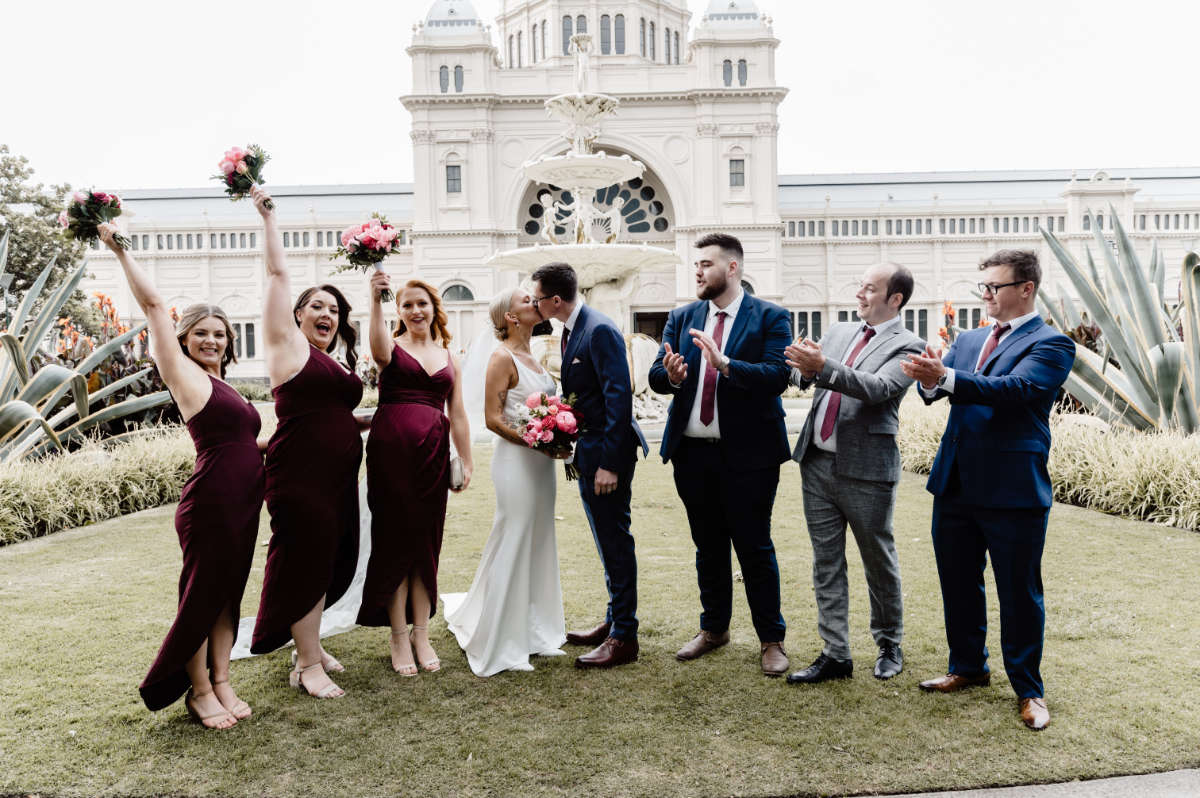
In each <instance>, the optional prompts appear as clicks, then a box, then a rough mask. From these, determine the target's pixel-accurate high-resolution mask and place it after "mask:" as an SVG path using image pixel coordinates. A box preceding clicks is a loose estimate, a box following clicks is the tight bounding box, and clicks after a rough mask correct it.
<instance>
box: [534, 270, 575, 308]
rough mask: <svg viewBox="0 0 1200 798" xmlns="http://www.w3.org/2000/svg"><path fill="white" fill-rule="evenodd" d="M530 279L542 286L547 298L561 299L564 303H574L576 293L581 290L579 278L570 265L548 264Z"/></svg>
mask: <svg viewBox="0 0 1200 798" xmlns="http://www.w3.org/2000/svg"><path fill="white" fill-rule="evenodd" d="M530 279H532V280H533V281H534V282H535V283H538V284H539V285H541V287H542V290H543V291H545V292H546V296H557V297H561V298H562V301H563V302H574V301H575V293H576V292H577V291H578V290H579V278H578V277H576V276H575V270H574V269H572V268H571V265H570V264H569V263H562V262H560V261H556V262H554V263H547V264H546V265H545V266H543V267H541V268H540V269H538V270H537V271H536V272H534V273H533V276H532V277H531V278H530Z"/></svg>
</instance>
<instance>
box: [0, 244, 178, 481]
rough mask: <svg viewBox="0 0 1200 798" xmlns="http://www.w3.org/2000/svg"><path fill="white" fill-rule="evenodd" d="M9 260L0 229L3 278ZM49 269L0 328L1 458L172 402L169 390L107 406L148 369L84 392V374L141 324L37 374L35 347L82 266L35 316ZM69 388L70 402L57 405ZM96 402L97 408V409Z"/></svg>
mask: <svg viewBox="0 0 1200 798" xmlns="http://www.w3.org/2000/svg"><path fill="white" fill-rule="evenodd" d="M7 260H8V233H7V232H5V233H4V234H3V235H2V236H0V275H3V273H4V266H5V264H6V263H7ZM53 267H54V261H53V260H51V262H50V264H49V265H47V266H46V268H45V269H44V270H42V273H41V274H39V275H38V278H37V279H36V280H34V282H33V285H31V286H30V288H29V291H28V292H26V294H25V297H24V299H23V300H22V301H21V304H20V305H19V306H18V307H17V310H16V313H15V314H14V315H13V317H12V323H11V324H10V326H9V329H7V330H5V331H3V332H0V344H3V354H0V463H2V462H6V461H10V460H15V459H19V458H22V457H27V456H30V455H36V454H42V453H44V452H47V451H50V450H52V449H57V448H62V447H63V446H64V445H65V444H67V443H68V442H70V441H72V440H78V439H79V438H82V437H83V436H85V435H87V434H88V433H89V432H91V431H93V430H94V428H95V427H97V425H99V424H103V423H106V422H109V421H114V420H116V419H119V418H122V417H124V416H128V415H132V414H136V413H141V412H144V411H146V410H149V409H151V408H154V407H158V406H160V405H164V404H167V403H168V402H170V400H171V397H170V394H168V393H167V392H166V391H158V392H157V393H152V394H148V395H145V396H132V397H129V398H128V399H125V400H124V401H121V402H117V403H116V404H112V405H109V406H104V402H105V400H107V399H108V397H110V396H112V395H113V394H115V393H116V392H117V391H119V390H121V389H123V388H127V387H129V386H130V385H132V384H133V383H135V382H137V381H138V380H140V379H141V378H143V377H145V376H146V375H147V374H149V372H150V369H149V368H145V369H142V370H141V371H139V372H137V373H136V374H131V375H129V376H128V377H125V378H124V379H121V380H117V381H116V382H113V383H110V384H109V385H106V386H104V387H103V388H101V389H99V390H97V391H96V392H95V393H92V394H89V393H88V388H87V379H86V375H87V374H90V373H91V372H92V371H94V370H95V369H97V368H99V367H100V365H101V364H102V363H103V362H104V361H105V360H106V359H108V357H109V356H111V355H113V354H114V353H116V352H118V351H120V349H121V347H122V346H124V345H125V344H126V343H128V342H129V341H130V340H132V339H133V338H134V337H136V336H137V335H139V334H140V333H141V332H142V330H144V329H145V325H144V324H143V325H141V326H139V327H136V328H135V329H132V330H130V331H129V332H127V333H125V334H124V335H121V336H119V337H117V338H114V339H112V340H111V341H109V342H108V343H106V344H104V345H103V346H99V347H97V348H96V349H95V350H94V351H93V352H92V353H91V355H89V356H88V357H87V358H86V359H85V360H83V361H81V362H80V363H79V364H78V365H77V366H76V367H75V368H74V369H69V368H66V367H65V366H61V365H57V364H49V365H45V366H42V368H40V369H38V370H36V371H34V368H33V360H34V355H35V354H36V352H37V347H38V344H39V343H40V342H41V341H42V339H43V338H45V337H46V334H47V333H48V332H49V330H50V327H51V325H52V324H53V323H54V320H55V319H56V318H57V317H58V313H59V311H60V309H61V308H62V306H63V303H64V302H66V300H67V298H68V297H69V296H70V295H71V292H72V291H74V290H75V288H76V286H78V285H79V281H80V280H82V279H83V275H84V272H85V270H86V268H87V263H86V261H85V262H84V263H82V264H80V266H79V268H78V269H76V270H75V271H74V272H73V273H71V274H70V276H69V277H68V278H67V279H66V280H65V281H63V283H62V285H60V286H58V287H57V288H55V289H54V290H53V291H52V292H50V295H49V296H48V297H47V298H46V301H45V302H44V303H43V304H42V306H41V308H40V310H39V311H38V312H37V313H36V314H34V312H33V310H34V305H35V303H36V302H37V299H38V297H39V296H40V295H41V293H42V289H43V288H45V286H46V281H47V280H48V279H49V277H50V272H51V270H52V269H53ZM22 331H23V332H24V334H23V335H21V333H22ZM19 336H20V337H19ZM68 393H70V394H71V399H72V401H71V402H70V403H69V404H67V405H66V406H65V407H62V408H59V405H60V403H61V402H62V400H63V399H64V398H65V397H66V395H67V394H68ZM93 407H96V408H97V409H96V410H95V412H93V411H92V408H93Z"/></svg>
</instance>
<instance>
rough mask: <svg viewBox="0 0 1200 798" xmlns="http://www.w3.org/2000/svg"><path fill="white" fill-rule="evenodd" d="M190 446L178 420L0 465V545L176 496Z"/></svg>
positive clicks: (188, 467)
mask: <svg viewBox="0 0 1200 798" xmlns="http://www.w3.org/2000/svg"><path fill="white" fill-rule="evenodd" d="M195 457H196V453H195V449H194V448H193V446H192V441H191V439H190V438H189V437H188V434H187V432H186V431H185V430H184V429H183V428H182V427H162V428H158V429H154V430H150V431H147V432H146V433H145V434H142V435H138V436H135V437H132V438H130V439H128V440H126V441H123V442H121V443H118V444H115V445H110V446H109V447H105V446H103V445H101V444H99V443H87V444H85V445H84V446H83V447H81V448H80V449H78V450H76V451H74V452H70V453H67V454H54V455H50V456H47V457H43V458H39V459H34V460H25V461H14V462H10V463H6V464H2V465H0V545H7V544H9V543H14V542H16V541H18V540H26V539H29V538H35V537H40V536H42V535H49V534H51V533H53V532H58V531H61V530H63V529H71V528H73V527H77V526H83V525H84V524H91V523H95V522H97V521H103V520H105V519H108V518H114V517H116V516H119V515H125V514H126V513H132V512H136V511H138V510H145V509H148V508H150V507H158V506H159V505H162V504H167V503H169V502H173V501H178V500H179V494H180V491H181V490H182V489H183V483H184V482H186V481H187V478H188V477H189V476H190V475H191V473H192V466H193V464H194V463H195Z"/></svg>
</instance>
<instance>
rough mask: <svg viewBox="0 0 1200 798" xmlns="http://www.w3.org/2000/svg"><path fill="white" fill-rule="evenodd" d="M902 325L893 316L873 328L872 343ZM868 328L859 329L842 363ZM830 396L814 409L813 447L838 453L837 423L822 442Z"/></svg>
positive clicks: (825, 397)
mask: <svg viewBox="0 0 1200 798" xmlns="http://www.w3.org/2000/svg"><path fill="white" fill-rule="evenodd" d="M900 324H901V320H900V317H899V316H893V317H892V318H890V319H888V320H887V321H885V322H883V323H882V324H877V325H875V326H874V327H873V328H872V329H874V330H875V335H874V336H872V337H871V341H874V340H876V339H877V338H878V337H879V336H880V335H882V334H883V333H885V332H887V331H888V330H891V329H892V328H893V327H899V326H900ZM867 327H871V325H870V324H863V326H862V327H860V328H859V330H858V334H857V335H855V336H854V338H853V339H851V341H850V348H849V349H847V350H846V352H845V354H843V355H842V360H841V362H842V363H845V362H846V361H847V360H849V359H850V353H851V352H853V351H854V347H855V346H857V345H858V342H859V341H861V340H862V337H863V330H864V329H866V328H867ZM871 341H868V342H867V346H870V344H871ZM863 349H866V347H865V346H864V347H863ZM827 357H828V356H827ZM858 357H859V359H861V358H862V353H861V352H859V354H858ZM829 394H830V391H826V392H825V393H823V394H821V398H820V399H818V400H817V406H816V408H814V412H815V415H814V416H813V437H812V443H813V446H816V447H817V448H818V449H821V450H822V451H826V452H836V451H837V423H836V422H835V423H834V425H833V434H832V435H830V436H829V439H828V440H824V441H823V440H821V426H822V425H823V424H824V423H825V407H826V405H828V404H829Z"/></svg>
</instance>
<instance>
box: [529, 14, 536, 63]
mask: <svg viewBox="0 0 1200 798" xmlns="http://www.w3.org/2000/svg"><path fill="white" fill-rule="evenodd" d="M529 50H530V58H529V63H531V64H536V63H537V25H536V24H534V26H533V31H532V33H530V34H529Z"/></svg>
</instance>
